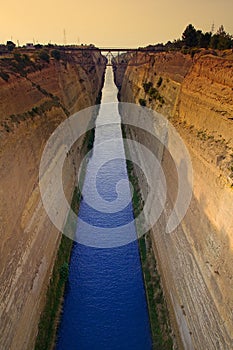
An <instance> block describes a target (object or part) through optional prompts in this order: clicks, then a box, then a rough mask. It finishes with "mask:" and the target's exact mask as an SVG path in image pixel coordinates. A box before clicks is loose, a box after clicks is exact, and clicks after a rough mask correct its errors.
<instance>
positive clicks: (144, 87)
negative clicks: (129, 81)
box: [142, 82, 153, 93]
mask: <svg viewBox="0 0 233 350" xmlns="http://www.w3.org/2000/svg"><path fill="white" fill-rule="evenodd" d="M142 86H143V89H144V91H145V93H148V92H149V90H150V88H151V87H152V86H153V84H152V82H148V83H143V84H142Z"/></svg>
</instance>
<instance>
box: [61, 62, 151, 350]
mask: <svg viewBox="0 0 233 350" xmlns="http://www.w3.org/2000/svg"><path fill="white" fill-rule="evenodd" d="M108 102H117V88H116V86H115V84H114V81H113V72H112V69H111V67H107V70H106V76H105V84H104V87H103V92H102V104H101V107H100V111H99V115H98V117H97V121H96V130H95V142H94V149H93V154H92V156H91V158H90V160H89V162H88V165H87V169H86V175H85V181H84V186H83V199H82V201H81V204H80V210H79V220H78V225H77V233H76V234H77V238H78V239H77V240H78V242H79V243H75V244H74V248H73V251H72V255H71V264H70V272H69V281H68V288H67V291H66V295H65V300H64V309H63V313H62V319H61V323H60V327H59V332H58V339H57V345H56V349H57V350H116V349H119V350H124V349H125V350H126V349H127V350H130V349H132V350H149V349H151V347H152V345H151V334H150V324H149V317H148V310H147V303H146V295H145V289H144V284H143V277H142V270H141V263H140V256H139V251H138V243H137V241H136V240H135V239H134V237H136V232H135V228H134V229H133V230H132V229H130V230H129V232H128V237H127V232H126V233H125V232H123V234H124V237H126V238H125V243H126V244H122V240H121V241H120V242H119V244H117V241H116V240H115V238H114V237H113V239H111V238H109V237H111V236H109V234H111V232H113V233H114V232H115V231H114V230H115V229H116V228H118V229H119V227H121V226H124V227H125V224H126V223H130V222H133V209H132V203H131V201H130V187H129V182H128V175H127V170H126V162H125V153H124V146H123V141H122V134H121V125H120V116H119V114H118V109H117V103H116V105H115V106H116V108H115V109H114V108H112V107H111V108H109V121H113V122H112V124H108V125H107V126H106V127H105V126H103V125H102V121H101V118H105V119H106V109H105V112H104V113H103V109H104V108H106V106H107V105H105V103H108ZM98 124H99V126H98ZM100 124H101V125H100ZM104 141H105V144H103V142H104ZM102 163H103V164H102ZM97 170H98V172H97ZM119 184H121V185H120V186H119ZM96 190H97V191H96ZM97 192H98V193H97ZM99 196H101V198H102V200H100V197H99ZM122 196H123V197H122ZM118 197H121V200H118ZM109 203H110V204H111V208H110V209H108V210H107V208H108V204H109ZM124 203H125V204H126V205H123V204H124ZM122 205H123V208H122ZM105 206H106V208H105ZM114 206H115V210H114ZM85 222H86V223H88V225H87V226H85V224H83V223H85ZM132 225H133V227H134V224H132ZM132 225H131V228H132ZM90 226H92V227H95V228H96V235H95V239H96V241H95V242H93V244H92V242H91V241H89V240H91V239H93V235H92V236H90V237H89V236H88V235H89V232H86V231H85V230H87V231H88V227H90ZM102 228H106V229H108V231H109V232H110V233H109V232H108V236H107V243H106V244H105V242H104V241H103V240H106V235H103V234H102V232H99V234H98V231H101V230H102ZM132 235H133V236H134V237H132ZM117 239H118V238H117ZM128 242H130V243H128Z"/></svg>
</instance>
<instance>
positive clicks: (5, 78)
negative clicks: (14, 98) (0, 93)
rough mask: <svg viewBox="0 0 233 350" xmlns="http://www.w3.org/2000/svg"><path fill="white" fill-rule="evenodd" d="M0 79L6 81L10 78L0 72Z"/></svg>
mask: <svg viewBox="0 0 233 350" xmlns="http://www.w3.org/2000/svg"><path fill="white" fill-rule="evenodd" d="M0 77H1V78H2V79H3V80H5V81H8V80H9V78H10V76H9V74H7V73H5V72H0Z"/></svg>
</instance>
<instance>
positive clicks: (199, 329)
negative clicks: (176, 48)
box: [116, 53, 233, 349]
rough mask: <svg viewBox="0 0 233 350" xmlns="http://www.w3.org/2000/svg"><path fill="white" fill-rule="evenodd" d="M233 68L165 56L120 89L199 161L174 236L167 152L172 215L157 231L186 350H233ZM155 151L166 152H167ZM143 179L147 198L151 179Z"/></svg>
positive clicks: (168, 166) (129, 72)
mask: <svg viewBox="0 0 233 350" xmlns="http://www.w3.org/2000/svg"><path fill="white" fill-rule="evenodd" d="M232 68H233V61H232V60H230V59H223V58H220V57H216V56H212V55H200V56H194V58H193V59H191V57H190V56H188V55H185V56H184V55H182V54H181V53H159V54H156V55H151V57H150V59H149V61H148V62H147V63H146V64H142V65H141V66H136V67H133V66H128V67H127V69H126V71H125V74H124V77H123V80H121V81H120V84H119V85H121V89H120V96H121V100H122V101H126V102H136V103H137V102H138V101H139V99H144V100H145V101H146V105H147V106H148V107H150V108H153V109H155V110H157V111H159V112H161V113H162V114H163V115H165V116H166V117H167V118H168V119H169V120H170V122H172V123H173V125H174V126H175V128H176V130H177V131H178V132H179V134H180V136H181V137H182V139H183V141H184V142H185V144H186V146H187V148H188V150H189V153H190V156H191V160H192V165H193V171H194V183H193V197H192V200H191V203H190V206H189V209H188V211H187V213H186V216H185V218H184V219H183V221H182V222H181V224H180V226H179V227H178V228H177V229H176V230H175V232H173V233H172V234H170V235H166V234H164V230H165V222H166V220H167V218H168V212H169V210H171V209H172V207H173V206H174V201H175V198H176V193H175V191H174V189H175V188H176V185H175V184H176V183H177V174H176V170H175V168H174V166H173V165H172V164H173V163H172V160H171V157H170V156H169V154H168V153H167V152H166V151H165V150H164V152H163V157H162V166H163V169H164V173H165V176H166V181H167V187H168V199H167V203H166V210H165V211H164V213H163V214H162V216H161V217H160V219H159V220H158V222H157V224H156V225H155V227H154V228H153V229H152V236H153V238H154V251H155V255H156V256H157V259H158V263H159V266H160V271H161V275H162V277H163V278H162V280H163V286H164V290H165V292H166V295H167V300H168V303H169V305H170V310H171V318H172V320H173V321H174V322H173V324H174V327H175V328H176V329H177V334H179V337H180V346H183V347H184V348H186V349H230V348H232V338H233V315H232V312H231V310H232V309H233V271H232V266H233V240H232V232H233V217H232V212H233V189H232V182H233V157H232V155H233V148H232V145H233V144H232V142H233V141H232V137H233V120H232V118H233V109H232V106H233V103H232V102H233V91H232V88H233V69H232ZM118 69H119V70H120V68H118ZM116 74H117V71H116ZM145 82H147V83H148V82H151V83H152V85H153V87H155V88H156V89H157V91H158V94H157V95H156V98H154V96H151V95H152V94H151V95H150V93H148V92H145V89H144V87H143V83H145ZM158 96H160V97H159V98H158ZM145 123H146V121H145ZM128 136H130V137H131V138H134V139H137V140H139V141H140V142H142V143H143V144H146V145H147V144H148V145H147V146H148V147H149V148H150V145H151V142H150V140H149V139H148V140H147V139H146V137H145V135H140V132H138V131H137V132H135V131H134V130H132V129H130V128H128ZM140 137H141V138H140ZM155 143H156V142H155ZM154 148H155V149H154V151H155V153H156V152H158V150H159V145H158V147H157V146H156V145H155V147H154ZM138 157H140V154H138ZM135 171H137V169H135ZM138 175H139V181H140V183H141V188H142V192H144V191H143V188H144V186H145V185H144V182H143V179H140V176H141V175H140V174H138Z"/></svg>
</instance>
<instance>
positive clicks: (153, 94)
mask: <svg viewBox="0 0 233 350" xmlns="http://www.w3.org/2000/svg"><path fill="white" fill-rule="evenodd" d="M149 95H150V97H152V98H156V97H157V95H158V90H157V89H156V88H154V87H151V88H150V90H149Z"/></svg>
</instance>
